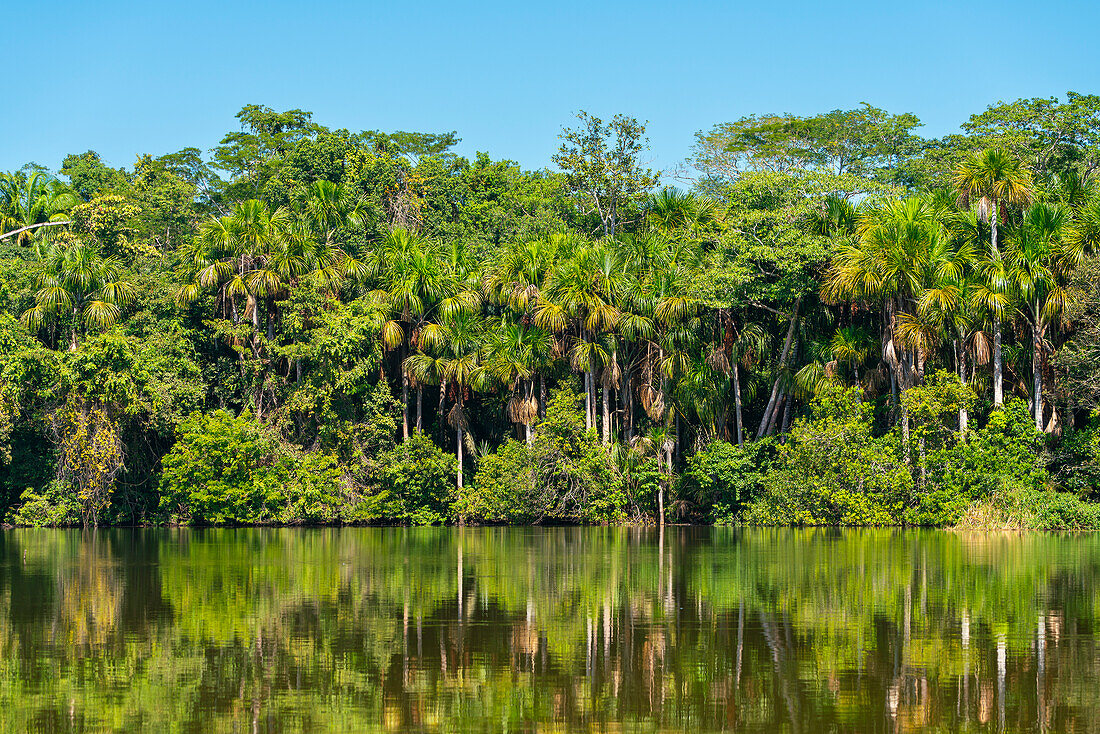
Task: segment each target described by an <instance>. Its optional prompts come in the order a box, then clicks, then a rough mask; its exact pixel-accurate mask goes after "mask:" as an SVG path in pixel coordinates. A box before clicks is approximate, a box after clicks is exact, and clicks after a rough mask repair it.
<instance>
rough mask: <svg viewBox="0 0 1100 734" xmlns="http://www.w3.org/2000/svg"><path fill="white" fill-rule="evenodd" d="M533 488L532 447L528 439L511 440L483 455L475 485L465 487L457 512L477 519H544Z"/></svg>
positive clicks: (504, 520) (497, 520) (509, 520)
mask: <svg viewBox="0 0 1100 734" xmlns="http://www.w3.org/2000/svg"><path fill="white" fill-rule="evenodd" d="M533 492H534V469H533V467H532V465H531V454H530V451H529V450H528V448H527V445H526V444H525V443H522V442H520V441H516V440H508V441H505V442H504V444H502V445H501V446H500V448H498V449H497V450H496V451H495V452H493V453H491V454H488V455H486V456H483V457H481V459H480V461H479V462H478V466H477V474H475V475H474V483H473V486H471V487H468V488H464V489H463V492H462V496H461V497H460V498H459V501H458V502H457V503H456V505H455V513H456V514H457V515H458V516H459V517H463V518H465V519H466V520H467V521H473V522H494V523H495V522H500V523H513V524H524V523H529V522H532V521H534V520H538V519H540V517H539V515H538V514H537V509H538V508H536V507H534V506H533V505H532V502H531V499H532V497H531V495H532V494H533Z"/></svg>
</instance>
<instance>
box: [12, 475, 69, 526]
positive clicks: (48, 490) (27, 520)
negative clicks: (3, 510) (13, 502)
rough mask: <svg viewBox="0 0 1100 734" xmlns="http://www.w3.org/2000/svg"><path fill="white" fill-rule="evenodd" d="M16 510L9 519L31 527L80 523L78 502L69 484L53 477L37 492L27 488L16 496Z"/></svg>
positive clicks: (17, 523)
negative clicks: (17, 502)
mask: <svg viewBox="0 0 1100 734" xmlns="http://www.w3.org/2000/svg"><path fill="white" fill-rule="evenodd" d="M19 501H20V503H21V504H20V505H19V509H18V510H16V511H15V512H14V513H12V515H11V518H10V519H11V522H13V523H14V524H16V525H26V526H29V527H34V528H58V527H71V526H74V525H80V524H81V523H82V522H83V517H82V508H81V506H80V501H79V500H78V499H77V498H76V496H75V495H74V493H73V489H72V486H71V485H70V484H69V483H68V482H65V481H61V480H54V481H52V482H50V483H48V484H47V485H46V486H45V487H43V488H42V490H41V492H36V491H35V490H33V489H28V490H26V491H25V492H23V494H22V495H21V496H20V497H19Z"/></svg>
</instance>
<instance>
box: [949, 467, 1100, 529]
mask: <svg viewBox="0 0 1100 734" xmlns="http://www.w3.org/2000/svg"><path fill="white" fill-rule="evenodd" d="M1000 479H1002V480H1005V479H1007V477H1003V476H1002V477H1000ZM956 527H957V528H959V529H961V530H1100V504H1096V503H1088V502H1084V501H1082V500H1081V498H1080V497H1078V496H1076V495H1074V494H1070V493H1069V492H1059V491H1057V490H1055V489H1047V490H1038V489H1032V488H1029V487H1026V486H1022V485H1017V484H1012V483H1005V484H1002V486H1000V487H999V488H998V489H997V490H996V491H995V492H994V493H993V494H992V495H991V496H990V497H989V498H988V499H986V500H983V501H982V502H979V503H977V504H975V505H974V506H972V507H971V508H970V509H968V510H967V512H966V514H964V515H963V516H962V517H961V518H960V519H959V521H958V523H957V525H956Z"/></svg>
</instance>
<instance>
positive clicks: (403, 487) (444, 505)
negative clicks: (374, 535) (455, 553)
mask: <svg viewBox="0 0 1100 734" xmlns="http://www.w3.org/2000/svg"><path fill="white" fill-rule="evenodd" d="M378 467H379V473H378V491H379V493H380V494H381V493H385V494H383V495H382V496H380V497H378V499H377V500H376V501H379V502H383V503H384V505H383V506H384V508H385V509H384V512H385V513H386V515H387V516H388V517H389V518H390V519H392V520H398V521H401V522H409V523H412V524H413V525H435V524H439V523H443V522H446V521H447V520H449V519H450V518H451V517H453V515H454V513H453V511H452V505H453V503H454V486H455V485H454V476H455V473H456V470H457V468H458V467H457V464H456V460H455V457H454V456H452V455H451V454H448V453H446V452H444V451H443V450H442V449H440V448H439V447H438V446H436V445H435V444H434V443H433V442H432V440H431V439H430V438H428V436H427V435H425V434H423V433H413V434H412V435H410V436H409V437H408V438H407V439H405V441H403V442H402V443H400V444H399V445H397V446H395V447H393V448H392V449H389V450H388V451H384V452H383V453H382V454H380V455H379V457H378Z"/></svg>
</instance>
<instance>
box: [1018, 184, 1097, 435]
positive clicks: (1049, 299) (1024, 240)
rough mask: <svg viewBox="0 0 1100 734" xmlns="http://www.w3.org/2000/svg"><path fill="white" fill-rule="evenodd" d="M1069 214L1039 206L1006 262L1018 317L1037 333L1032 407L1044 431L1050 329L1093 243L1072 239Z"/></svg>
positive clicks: (1033, 346) (1026, 218)
mask: <svg viewBox="0 0 1100 734" xmlns="http://www.w3.org/2000/svg"><path fill="white" fill-rule="evenodd" d="M1069 229H1070V220H1069V216H1068V212H1067V210H1066V209H1065V208H1063V207H1060V206H1056V205H1051V204H1033V205H1032V206H1031V207H1030V208H1029V209H1028V210H1027V212H1026V213H1025V214H1024V220H1023V222H1022V224H1021V226H1020V227H1019V228H1018V229H1017V230H1016V232H1015V233H1014V235H1015V236H1014V237H1012V239H1011V241H1010V244H1009V248H1008V252H1007V253H1006V258H1005V259H1006V260H1007V262H1008V271H1009V276H1010V278H1011V281H1012V284H1013V286H1014V289H1015V291H1016V293H1017V294H1018V297H1019V301H1018V311H1019V313H1020V315H1021V316H1023V317H1024V319H1025V320H1026V321H1027V323H1028V325H1029V326H1030V327H1031V350H1032V351H1031V375H1032V389H1031V404H1032V414H1033V415H1034V417H1035V427H1036V429H1038V430H1043V413H1044V410H1043V357H1044V355H1045V353H1046V352H1047V351H1048V343H1047V339H1046V335H1047V331H1048V329H1049V328H1050V325H1051V324H1052V323H1054V322H1055V320H1056V319H1057V318H1058V317H1059V316H1060V315H1061V313H1062V311H1063V309H1064V308H1065V305H1066V301H1067V300H1068V293H1067V290H1066V285H1067V283H1068V280H1069V276H1070V274H1071V273H1072V272H1073V271H1074V270H1075V269H1076V268H1078V267H1080V266H1081V264H1082V263H1083V262H1084V258H1085V255H1086V254H1087V249H1088V243H1087V241H1086V240H1083V239H1081V238H1079V237H1071V236H1069Z"/></svg>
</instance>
